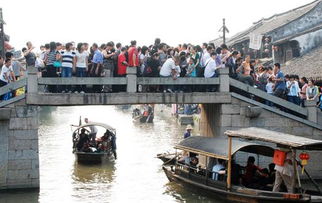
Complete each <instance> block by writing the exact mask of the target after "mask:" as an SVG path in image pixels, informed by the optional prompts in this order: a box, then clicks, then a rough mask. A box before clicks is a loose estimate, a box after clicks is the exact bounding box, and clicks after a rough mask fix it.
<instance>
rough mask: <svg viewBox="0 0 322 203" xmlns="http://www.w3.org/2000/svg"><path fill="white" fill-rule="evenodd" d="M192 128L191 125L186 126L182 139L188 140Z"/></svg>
mask: <svg viewBox="0 0 322 203" xmlns="http://www.w3.org/2000/svg"><path fill="white" fill-rule="evenodd" d="M192 129H193V128H192V126H191V125H187V127H186V132H185V133H184V135H183V138H184V139H186V138H188V137H190V136H191V131H192Z"/></svg>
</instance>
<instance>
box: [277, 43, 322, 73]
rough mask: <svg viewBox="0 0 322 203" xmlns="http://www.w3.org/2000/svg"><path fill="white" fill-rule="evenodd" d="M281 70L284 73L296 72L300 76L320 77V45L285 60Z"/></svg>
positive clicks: (321, 49)
mask: <svg viewBox="0 0 322 203" xmlns="http://www.w3.org/2000/svg"><path fill="white" fill-rule="evenodd" d="M282 71H283V72H284V73H285V74H296V75H299V76H300V77H303V76H305V77H307V78H322V46H320V47H318V48H316V49H314V50H312V51H311V52H309V53H307V54H305V55H303V56H301V57H298V58H293V59H292V60H290V61H288V62H286V64H285V65H284V66H283V67H282Z"/></svg>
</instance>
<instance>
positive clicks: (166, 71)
mask: <svg viewBox="0 0 322 203" xmlns="http://www.w3.org/2000/svg"><path fill="white" fill-rule="evenodd" d="M179 63H180V58H179V56H174V57H172V58H168V59H167V60H166V61H165V62H164V64H163V65H162V67H161V69H160V76H161V77H172V79H173V80H176V79H177V77H178V74H180V71H179V70H180V67H179ZM172 88H173V87H172V86H164V91H168V92H172Z"/></svg>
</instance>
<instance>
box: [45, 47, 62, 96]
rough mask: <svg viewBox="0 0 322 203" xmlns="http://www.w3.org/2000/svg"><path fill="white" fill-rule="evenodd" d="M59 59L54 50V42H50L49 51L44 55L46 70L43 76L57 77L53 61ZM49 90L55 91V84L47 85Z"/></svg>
mask: <svg viewBox="0 0 322 203" xmlns="http://www.w3.org/2000/svg"><path fill="white" fill-rule="evenodd" d="M58 59H59V53H58V52H57V51H56V43H55V42H50V44H49V52H48V53H47V54H46V56H45V60H44V61H45V64H46V72H45V73H44V77H58V75H57V68H56V67H54V62H55V61H57V60H58ZM48 91H49V92H57V86H56V85H48Z"/></svg>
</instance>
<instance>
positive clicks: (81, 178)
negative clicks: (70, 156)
mask: <svg viewBox="0 0 322 203" xmlns="http://www.w3.org/2000/svg"><path fill="white" fill-rule="evenodd" d="M114 170H115V162H114V160H104V161H103V162H102V163H101V164H84V163H78V162H77V161H76V160H75V161H74V170H73V173H72V175H73V176H72V179H73V181H74V184H78V183H84V184H87V183H110V182H112V181H113V176H114Z"/></svg>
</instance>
